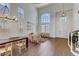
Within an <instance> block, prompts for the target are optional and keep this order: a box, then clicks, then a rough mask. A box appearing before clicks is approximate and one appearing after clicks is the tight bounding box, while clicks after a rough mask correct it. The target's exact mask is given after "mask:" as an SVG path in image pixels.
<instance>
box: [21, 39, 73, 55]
mask: <svg viewBox="0 0 79 59" xmlns="http://www.w3.org/2000/svg"><path fill="white" fill-rule="evenodd" d="M22 55H23V56H73V54H72V53H71V52H70V49H69V47H68V45H67V39H49V40H47V41H45V42H43V43H41V44H38V45H34V44H30V47H29V48H28V49H27V50H26V51H25V52H24V53H23V54H22Z"/></svg>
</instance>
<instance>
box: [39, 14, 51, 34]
mask: <svg viewBox="0 0 79 59" xmlns="http://www.w3.org/2000/svg"><path fill="white" fill-rule="evenodd" d="M49 24H50V14H49V13H44V14H42V15H41V32H43V33H49Z"/></svg>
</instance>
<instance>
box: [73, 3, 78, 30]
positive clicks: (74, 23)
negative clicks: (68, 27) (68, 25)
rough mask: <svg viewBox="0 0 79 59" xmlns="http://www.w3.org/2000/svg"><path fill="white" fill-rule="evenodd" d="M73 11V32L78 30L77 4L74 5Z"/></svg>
mask: <svg viewBox="0 0 79 59" xmlns="http://www.w3.org/2000/svg"><path fill="white" fill-rule="evenodd" d="M73 9H74V11H73V16H74V19H73V31H75V30H79V13H78V11H79V3H75V4H74V8H73Z"/></svg>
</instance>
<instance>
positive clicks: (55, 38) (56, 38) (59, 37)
mask: <svg viewBox="0 0 79 59" xmlns="http://www.w3.org/2000/svg"><path fill="white" fill-rule="evenodd" d="M48 38H49V39H68V38H62V37H48Z"/></svg>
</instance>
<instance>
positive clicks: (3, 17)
mask: <svg viewBox="0 0 79 59" xmlns="http://www.w3.org/2000/svg"><path fill="white" fill-rule="evenodd" d="M0 10H1V11H3V12H2V14H0V18H2V19H4V20H10V21H17V18H16V17H15V16H13V17H10V16H8V14H7V13H8V12H9V8H8V6H7V5H5V6H3V7H2V8H1V9H0Z"/></svg>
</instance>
